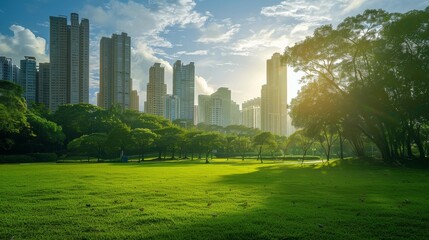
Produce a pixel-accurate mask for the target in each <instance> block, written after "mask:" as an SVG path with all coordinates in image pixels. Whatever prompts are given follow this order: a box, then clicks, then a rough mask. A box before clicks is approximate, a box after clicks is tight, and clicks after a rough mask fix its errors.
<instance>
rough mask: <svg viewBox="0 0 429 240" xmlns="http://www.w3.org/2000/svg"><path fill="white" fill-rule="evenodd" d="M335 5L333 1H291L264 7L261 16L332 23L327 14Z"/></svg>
mask: <svg viewBox="0 0 429 240" xmlns="http://www.w3.org/2000/svg"><path fill="white" fill-rule="evenodd" d="M334 4H335V3H334V2H333V1H331V2H326V1H317V2H314V1H308V0H290V1H283V2H281V3H280V4H278V5H274V6H270V7H263V8H262V9H261V14H262V15H264V16H267V17H290V18H293V19H296V20H298V21H306V22H320V21H330V20H331V17H330V15H329V14H326V13H327V12H328V11H329V10H330V9H331V8H332V7H333V6H334Z"/></svg>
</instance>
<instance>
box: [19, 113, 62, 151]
mask: <svg viewBox="0 0 429 240" xmlns="http://www.w3.org/2000/svg"><path fill="white" fill-rule="evenodd" d="M26 116H27V121H28V124H29V128H28V131H25V132H24V133H23V134H22V135H21V137H20V139H21V140H22V142H20V148H24V149H25V150H26V151H27V152H51V151H58V150H60V149H62V148H63V146H64V140H65V135H64V133H63V131H62V128H61V126H58V125H57V124H56V123H54V122H51V121H49V120H47V119H45V118H43V117H40V116H38V115H35V114H33V113H32V112H31V111H29V112H27V114H26Z"/></svg>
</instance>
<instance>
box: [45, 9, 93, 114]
mask: <svg viewBox="0 0 429 240" xmlns="http://www.w3.org/2000/svg"><path fill="white" fill-rule="evenodd" d="M70 19H71V20H70V21H71V24H70V25H67V17H65V16H59V17H53V16H51V17H50V44H49V51H50V64H51V65H50V82H51V83H50V86H51V92H50V95H49V96H50V99H49V108H50V109H51V110H53V111H55V110H56V109H57V108H58V106H60V105H63V104H66V103H72V104H74V103H80V102H88V99H89V21H88V19H82V21H81V23H80V24H79V15H78V14H77V13H72V14H71V16H70Z"/></svg>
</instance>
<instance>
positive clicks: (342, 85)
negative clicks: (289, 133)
mask: <svg viewBox="0 0 429 240" xmlns="http://www.w3.org/2000/svg"><path fill="white" fill-rule="evenodd" d="M428 24H429V13H428V12H427V11H410V12H407V13H405V14H390V13H387V12H385V11H383V10H367V11H365V12H364V13H363V14H359V15H356V16H353V17H349V18H346V19H345V20H344V21H343V22H342V23H340V24H339V25H338V27H337V28H336V29H334V28H333V27H332V26H331V25H327V26H322V27H319V28H317V29H316V30H315V31H314V34H313V35H312V36H310V37H307V38H306V39H305V40H304V41H302V42H299V43H297V44H295V46H293V47H289V48H287V49H286V52H285V58H286V59H287V61H288V63H289V64H291V65H292V66H293V67H294V68H295V69H296V70H301V71H304V72H305V73H306V75H305V76H304V77H303V78H302V81H303V82H305V83H308V85H307V86H306V87H305V88H304V89H303V90H302V91H301V92H300V93H299V95H298V97H297V98H296V99H294V100H293V102H292V111H291V115H292V118H293V122H294V124H295V125H297V126H301V127H303V128H306V129H307V130H308V131H307V132H308V133H310V132H312V133H314V134H315V137H316V139H318V141H319V142H320V144H321V145H322V146H323V147H324V149H325V153H326V155H327V156H328V158H329V155H330V149H331V147H332V144H333V143H334V142H335V138H336V137H338V139H339V142H340V144H342V143H343V142H344V139H343V137H344V138H345V139H347V140H348V141H350V142H351V143H352V145H353V146H354V148H355V151H356V152H357V154H359V155H361V154H362V153H363V152H364V151H363V149H362V141H361V136H362V135H365V136H366V137H367V138H368V139H370V140H371V141H372V142H373V143H374V144H375V145H376V146H377V147H378V149H379V151H380V152H381V154H382V157H383V159H384V160H385V161H386V162H392V161H395V160H398V159H403V158H413V151H412V149H413V145H415V146H416V147H417V149H418V153H419V158H420V159H423V158H424V157H425V146H424V142H425V141H427V138H426V139H425V136H424V134H422V131H421V126H425V125H427V124H428V120H429V119H428V113H427V112H428V111H426V110H425V109H427V108H428V107H429V100H428V98H427V96H428V94H429V67H428V64H427V62H428V61H429V45H428V44H427V38H428V36H429V30H428V28H427V25H428ZM335 135H337V136H335Z"/></svg>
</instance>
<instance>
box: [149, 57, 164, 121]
mask: <svg viewBox="0 0 429 240" xmlns="http://www.w3.org/2000/svg"><path fill="white" fill-rule="evenodd" d="M166 94H167V85H166V84H165V83H164V67H161V63H155V64H154V65H153V66H152V67H150V68H149V83H148V84H147V95H146V102H145V104H144V107H145V112H146V113H149V114H155V115H158V116H164V108H165V106H164V97H165V95H166Z"/></svg>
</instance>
